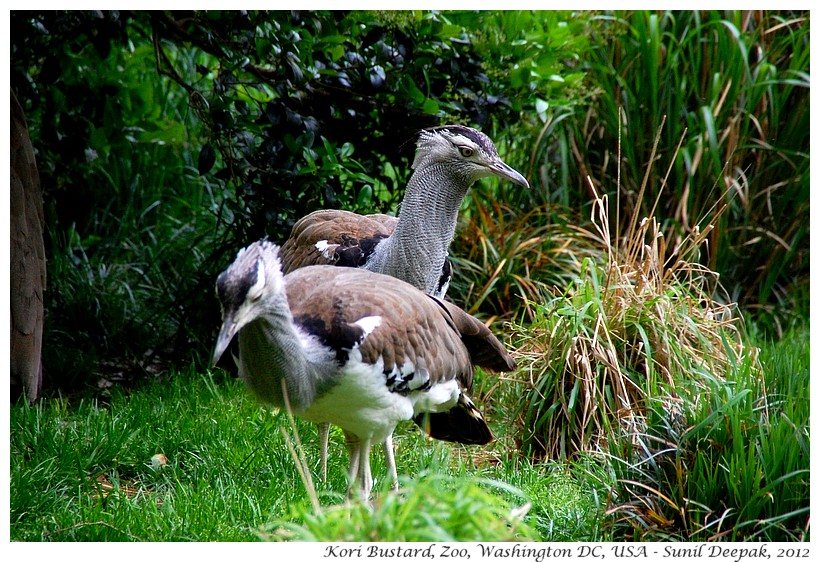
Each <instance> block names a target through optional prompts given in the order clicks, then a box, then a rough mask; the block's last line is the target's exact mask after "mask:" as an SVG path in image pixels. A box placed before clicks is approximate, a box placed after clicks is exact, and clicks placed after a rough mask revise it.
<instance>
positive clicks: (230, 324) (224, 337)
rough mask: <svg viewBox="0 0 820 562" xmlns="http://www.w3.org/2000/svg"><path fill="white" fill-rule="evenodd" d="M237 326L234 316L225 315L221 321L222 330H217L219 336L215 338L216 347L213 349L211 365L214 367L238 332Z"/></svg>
mask: <svg viewBox="0 0 820 562" xmlns="http://www.w3.org/2000/svg"><path fill="white" fill-rule="evenodd" d="M238 326H239V325H238V324H237V322H236V320H235V318H234V316H233V315H232V314H231V315H226V316H225V318H224V320H223V321H222V328H221V329H220V330H219V336H217V338H216V347H215V348H214V358H213V361H212V362H211V365H212V366H214V367H216V364H217V362H218V361H219V358H220V357H222V354H223V353H225V350H226V349H228V345H229V344H230V343H231V340H232V339H233V336H234V334H236V332H237V330H238Z"/></svg>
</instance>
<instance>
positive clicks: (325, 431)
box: [319, 423, 330, 482]
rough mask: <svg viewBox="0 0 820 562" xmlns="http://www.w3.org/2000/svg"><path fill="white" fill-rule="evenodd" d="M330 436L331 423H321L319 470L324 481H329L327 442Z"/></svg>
mask: <svg viewBox="0 0 820 562" xmlns="http://www.w3.org/2000/svg"><path fill="white" fill-rule="evenodd" d="M329 436H330V424H329V423H320V424H319V471H320V473H321V475H322V482H327V442H328V437H329Z"/></svg>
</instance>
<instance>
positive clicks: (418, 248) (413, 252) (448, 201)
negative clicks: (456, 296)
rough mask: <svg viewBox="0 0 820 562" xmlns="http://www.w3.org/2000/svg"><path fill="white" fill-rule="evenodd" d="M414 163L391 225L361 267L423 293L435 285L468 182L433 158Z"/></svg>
mask: <svg viewBox="0 0 820 562" xmlns="http://www.w3.org/2000/svg"><path fill="white" fill-rule="evenodd" d="M414 166H417V167H416V170H415V172H414V173H413V176H412V177H411V178H410V182H409V183H408V184H407V192H406V193H405V196H404V200H403V201H402V204H401V209H400V211H399V221H398V224H397V225H396V229H395V231H393V234H392V235H391V236H390V237H389V238H386V239H385V240H384V241H382V242H381V243H380V244H379V245H378V246H377V247H376V249H375V251H374V252H373V255H372V257H371V258H370V259H369V260H368V262H367V264H366V265H365V267H366V268H367V269H369V270H370V271H376V272H379V273H384V274H386V275H390V276H392V277H397V278H399V279H402V280H404V281H407V282H408V283H410V284H411V285H414V286H416V287H418V288H419V289H421V290H422V291H424V292H426V293H428V294H429V293H432V292H434V291H435V290H436V288H437V286H438V282H439V278H440V277H441V270H442V268H443V267H444V260H446V259H447V250H448V248H449V247H450V242H452V240H453V236H454V235H455V230H456V220H457V218H458V210H459V207H461V203H462V201H463V200H464V197H465V196H466V195H467V190H468V189H469V188H470V185H471V184H472V183H473V182H472V181H470V180H468V179H466V178H464V177H462V176H459V175H458V174H456V173H453V170H452V168H451V167H448V166H445V165H443V164H441V163H439V162H429V161H426V160H419V159H417V160H416V162H415V164H414Z"/></svg>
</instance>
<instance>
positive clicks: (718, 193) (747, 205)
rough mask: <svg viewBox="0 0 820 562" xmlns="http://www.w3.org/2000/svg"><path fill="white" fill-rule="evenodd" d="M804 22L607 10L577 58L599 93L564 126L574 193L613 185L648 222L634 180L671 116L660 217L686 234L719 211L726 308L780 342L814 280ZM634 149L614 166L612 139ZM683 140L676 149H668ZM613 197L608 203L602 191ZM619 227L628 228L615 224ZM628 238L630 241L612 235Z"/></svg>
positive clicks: (774, 15)
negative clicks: (732, 306)
mask: <svg viewBox="0 0 820 562" xmlns="http://www.w3.org/2000/svg"><path fill="white" fill-rule="evenodd" d="M809 17H810V16H809V12H807V11H806V12H792V11H726V12H723V11H700V10H697V11H678V10H676V11H661V12H657V11H634V12H623V11H614V12H611V13H608V14H606V15H599V16H598V17H597V23H594V24H593V25H592V26H591V27H590V29H591V30H592V33H593V41H592V43H591V45H592V48H590V49H589V51H588V52H587V53H586V54H585V56H584V61H585V63H586V68H587V70H588V75H587V79H588V80H589V81H590V83H591V84H593V85H594V90H595V91H596V92H598V95H597V96H596V97H595V101H594V102H593V103H590V104H589V106H588V110H587V111H586V113H585V114H579V116H578V117H577V118H576V119H574V120H572V121H565V122H564V123H565V124H566V123H571V124H572V127H573V130H574V134H573V135H572V136H571V147H570V152H571V154H572V155H573V156H574V158H575V159H576V161H577V168H578V170H579V172H580V173H579V174H578V179H577V181H578V183H579V185H578V191H579V192H580V193H589V189H588V186H587V182H586V181H585V178H586V177H587V176H590V177H591V178H592V182H593V183H594V184H595V186H596V188H597V189H598V190H599V191H603V189H604V188H603V186H606V185H615V176H616V174H619V173H620V172H619V170H620V169H621V167H623V173H622V174H621V177H622V178H623V185H622V189H621V192H620V197H621V203H620V206H621V207H622V208H623V209H624V210H625V212H626V213H631V212H632V211H633V209H640V210H639V211H637V212H639V213H640V214H641V215H642V216H649V208H648V206H647V205H648V204H651V202H652V201H655V200H656V195H657V194H658V189H659V186H660V185H661V183H662V182H661V174H660V173H659V172H658V171H657V169H656V171H652V172H650V173H651V177H650V180H649V182H648V184H647V190H648V191H647V195H648V197H644V198H640V197H638V193H639V190H640V185H639V178H641V177H642V176H643V174H644V168H643V164H644V163H645V162H648V161H649V156H650V153H652V151H653V145H654V135H655V131H657V130H658V126H659V124H660V123H661V121H662V120H663V119H664V117H666V118H667V119H666V126H665V128H664V131H663V132H662V136H661V139H660V142H659V143H658V146H659V149H658V151H657V157H658V159H659V161H660V162H662V163H663V164H662V165H661V166H660V167H659V169H660V170H663V169H665V168H666V167H667V165H668V166H669V168H670V173H669V174H668V177H667V178H666V187H665V188H664V189H665V193H666V196H665V197H664V198H663V199H662V200H660V203H659V208H658V211H659V212H660V214H661V215H662V216H664V217H667V218H668V219H670V220H673V221H674V222H675V224H676V225H677V227H678V231H679V232H681V233H683V234H686V233H688V232H690V231H691V229H692V228H694V226H695V225H696V224H697V223H698V221H700V220H701V219H702V218H703V217H706V216H707V215H709V213H710V212H711V210H712V209H713V208H714V207H715V204H716V202H718V201H724V202H726V203H727V208H726V212H724V213H723V214H722V215H720V216H719V217H714V220H711V219H710V223H711V225H712V230H711V232H710V234H709V239H708V242H709V244H708V246H704V248H703V252H704V256H703V258H704V259H703V263H705V264H707V265H708V266H709V268H710V269H711V270H713V271H719V272H720V273H721V284H722V285H723V286H724V287H725V288H726V290H727V292H728V293H729V295H730V296H731V299H732V300H733V301H735V302H738V303H739V304H741V305H742V306H744V308H745V309H747V310H749V311H750V312H752V313H754V315H755V316H761V315H762V316H764V317H766V318H768V319H769V324H770V325H771V326H772V327H773V328H774V329H775V331H776V332H778V333H781V332H782V331H783V329H784V328H783V327H782V324H784V321H785V320H787V319H789V318H790V317H792V316H793V315H794V314H795V312H798V313H800V312H801V311H799V310H796V305H798V304H800V303H799V302H794V300H793V299H794V295H796V294H799V293H800V292H799V291H797V290H796V289H798V288H800V287H801V286H805V285H806V284H807V283H808V279H809V253H808V252H809V227H808V225H809V221H808V209H809V207H808V205H809V161H810V160H809V114H810V113H809V92H810V87H809V84H810V74H809V29H810V26H809ZM619 130H623V133H624V138H628V139H629V142H628V143H625V144H624V146H623V147H621V150H622V153H621V155H620V156H619V157H618V158H614V157H613V156H614V155H613V151H612V147H614V146H616V142H617V138H616V134H617V132H618V131H619ZM684 131H686V132H687V133H686V135H685V140H684V142H683V144H682V145H681V146H680V148H679V149H677V150H676V149H675V146H676V144H677V142H678V139H680V138H681V137H682V136H684V135H683V132H684ZM610 195H611V196H612V195H613V194H611V193H610ZM622 226H625V225H622ZM618 234H619V235H625V234H626V233H625V232H620V233H618Z"/></svg>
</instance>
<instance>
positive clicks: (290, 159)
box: [10, 11, 809, 388]
mask: <svg viewBox="0 0 820 562" xmlns="http://www.w3.org/2000/svg"><path fill="white" fill-rule="evenodd" d="M10 28H11V85H12V88H13V89H14V91H15V92H16V94H17V97H18V98H19V99H20V101H21V103H23V106H24V110H25V111H26V114H27V118H28V120H29V126H30V128H31V131H32V137H33V140H34V145H35V148H36V150H37V158H38V164H39V166H40V173H41V178H42V184H43V188H44V192H45V204H46V212H47V224H48V229H47V233H46V235H47V251H48V254H49V271H50V273H49V280H50V286H49V288H48V292H47V302H46V306H47V318H46V330H47V333H46V338H47V341H48V343H49V345H47V346H46V347H45V349H46V350H47V352H46V353H47V355H46V358H45V365H46V376H47V377H48V378H49V379H50V383H51V387H52V388H54V387H59V386H63V387H67V386H70V385H71V384H74V383H76V384H86V383H95V382H96V379H97V375H99V374H103V375H105V377H106V378H108V379H111V378H121V377H123V376H126V375H127V374H129V373H133V372H134V371H135V368H136V371H137V372H138V371H140V370H142V371H147V372H156V371H157V370H162V369H164V368H165V366H167V365H168V364H169V363H176V364H182V363H186V362H189V361H191V360H194V361H200V360H204V359H206V358H207V357H208V355H209V353H208V352H209V349H210V346H211V344H212V336H213V333H214V330H215V329H216V325H217V323H218V307H217V305H216V302H215V300H214V299H213V296H212V293H213V290H212V286H213V279H214V278H215V276H216V274H217V272H218V271H219V270H220V269H221V268H222V267H224V266H225V264H226V263H227V262H228V261H229V260H230V257H231V255H232V254H233V253H234V252H235V250H236V248H238V247H240V246H241V245H243V244H245V243H246V242H248V241H249V240H252V239H255V238H259V237H261V236H264V235H267V236H270V237H271V238H273V239H275V240H282V239H283V238H284V237H285V236H286V235H287V233H288V231H289V229H290V226H291V225H292V223H293V222H294V220H296V219H297V218H299V217H300V216H302V215H304V214H306V213H307V212H309V211H311V210H314V209H316V208H320V207H337V208H346V209H351V210H355V211H360V212H371V211H388V212H390V211H395V210H396V206H397V205H398V202H399V201H400V199H401V196H402V190H403V186H404V184H405V182H406V179H407V178H408V177H409V174H410V171H411V170H410V168H409V164H410V162H411V158H412V153H413V136H414V132H415V131H417V130H418V129H419V128H421V127H425V126H429V125H435V124H442V123H450V122H458V123H464V124H469V125H473V126H476V127H479V128H481V129H482V130H484V131H485V132H487V133H488V134H489V135H490V136H491V137H492V138H493V139H494V140H495V141H496V144H497V145H498V147H499V150H500V151H501V153H502V155H503V156H504V158H505V159H506V160H507V161H508V162H509V163H510V164H511V165H512V166H514V167H516V168H518V169H519V170H522V171H523V172H524V173H525V174H526V175H527V176H528V178H529V179H530V182H531V184H532V189H531V190H530V191H528V192H525V191H523V190H520V189H514V188H512V187H511V186H507V185H504V184H495V183H493V182H489V181H487V182H484V184H485V185H481V186H479V187H478V188H477V189H476V190H474V197H475V199H476V201H475V202H472V201H469V200H468V202H467V204H466V205H465V210H464V212H463V216H464V221H465V225H466V226H465V232H473V233H475V234H474V235H469V236H462V237H460V238H459V239H458V240H457V242H456V244H457V245H456V247H454V249H453V254H454V255H456V256H465V260H464V261H462V262H461V264H460V265H459V267H460V270H459V272H460V273H461V275H462V278H461V279H462V281H460V282H457V283H456V284H455V285H454V292H453V294H452V298H453V299H454V300H455V301H456V302H459V303H461V304H463V305H467V306H470V305H471V303H476V302H477V303H478V304H477V305H476V307H475V309H474V312H476V313H478V314H484V315H487V316H490V315H492V316H516V315H518V312H519V308H520V307H521V306H523V303H524V301H523V300H522V298H520V297H521V296H527V295H528V294H530V295H532V294H535V295H537V294H538V293H539V292H540V291H543V290H549V287H550V284H552V286H553V290H560V289H561V286H559V285H561V284H562V283H563V282H564V281H565V280H566V279H568V278H571V277H572V276H573V275H575V274H576V271H575V269H574V268H576V267H577V264H578V263H580V261H581V260H580V259H579V258H577V257H576V255H575V254H577V255H582V254H583V253H584V252H586V251H587V250H586V249H585V248H584V247H583V246H581V247H577V249H575V247H574V246H573V245H572V242H571V241H569V240H570V238H571V236H568V235H567V232H571V231H573V230H574V229H575V226H576V225H579V226H583V225H584V224H586V223H587V221H588V218H589V211H590V202H591V200H592V191H591V188H590V183H591V184H592V185H594V186H595V188H596V190H598V191H599V192H602V193H609V194H611V196H612V197H613V198H614V196H615V192H616V191H617V189H618V187H619V185H618V182H619V181H620V187H621V189H622V192H621V193H622V195H621V197H620V198H619V199H618V202H619V205H612V212H613V214H614V213H620V215H619V216H621V217H624V216H628V213H629V212H630V211H631V209H632V207H633V206H634V205H636V204H642V205H647V206H648V205H651V204H652V202H653V201H655V200H656V199H657V201H658V210H659V213H660V214H661V215H662V216H663V217H665V219H666V220H667V221H668V224H667V225H666V226H668V227H669V228H670V231H669V232H670V233H675V232H678V233H679V234H680V235H684V234H685V233H687V232H690V231H692V230H693V229H694V228H696V226H697V225H698V222H699V221H701V220H702V219H704V218H711V217H714V216H715V215H716V213H717V212H718V210H720V208H721V206H722V205H723V203H726V204H727V205H728V208H727V210H725V211H723V212H722V215H720V217H719V220H718V221H717V226H718V228H716V229H715V230H714V231H713V232H712V233H711V238H710V245H709V248H708V252H707V253H706V254H705V255H704V256H703V260H704V263H707V264H708V265H709V266H710V267H712V268H714V269H716V270H717V271H719V272H721V274H722V275H723V277H722V278H721V281H722V282H723V284H724V287H725V288H726V298H728V299H734V300H739V301H740V302H741V304H742V305H743V306H744V308H745V309H746V310H749V311H758V312H761V313H763V314H765V318H767V320H766V323H767V324H766V325H768V326H771V327H772V329H773V330H778V329H780V325H781V324H782V323H783V322H788V321H790V318H792V317H793V316H795V315H798V316H799V315H800V314H803V313H806V312H807V310H808V296H807V295H808V289H807V281H808V263H809V260H808V247H809V242H808V228H809V227H808V224H809V223H808V220H807V216H808V200H809V197H808V185H809V183H808V162H809V159H808V135H809V133H808V131H809V128H808V115H809V111H808V107H809V105H808V92H809V88H808V83H809V80H808V68H809V65H808V56H809V55H808V53H809V49H808V29H809V26H808V12H805V13H791V12H634V13H633V12H612V13H591V12H578V13H576V12H520V11H504V12H496V11H482V12H474V11H464V12H461V11H459V12H420V11H412V12H410V11H408V12H369V11H357V12H342V11H333V12H321V11H320V12H265V13H260V12H244V11H242V12H240V11H209V12H119V11H90V12H80V11H77V12H65V11H54V12H42V13H41V12H37V13H33V12H22V11H13V12H11V26H10ZM659 131H660V133H659V134H660V137H659V143H658V149H657V152H656V153H653V146H654V140H655V135H656V134H658V132H659ZM679 142H681V148H680V149H679V150H678V149H676V147H677V146H678V143H679ZM619 153H620V160H619V158H618V155H619ZM653 158H654V159H655V160H656V162H655V163H654V165H653V166H652V167H651V175H650V176H648V177H646V178H644V171H645V165H646V163H647V162H649V161H650V160H651V159H653ZM618 162H620V168H619V167H618ZM667 170H668V173H667ZM643 192H646V195H645V196H642V197H639V195H641V193H643ZM639 202H640V203H639ZM499 204H500V206H498V207H495V208H494V207H493V205H499ZM502 207H503V210H502ZM487 209H489V210H490V212H487ZM493 209H495V210H493ZM650 210H651V209H649V208H647V209H645V211H646V212H649V211H650ZM523 217H526V220H524V219H523ZM614 223H615V221H614V220H613V224H614ZM505 225H506V226H505ZM621 226H622V228H625V226H626V225H621ZM508 227H511V228H514V229H515V230H514V231H513V232H507V233H506V235H505V236H504V237H503V238H499V237H498V236H495V235H494V234H489V233H491V232H493V231H494V229H495V230H497V229H499V228H508ZM475 229H478V233H476V230H475ZM482 232H483V234H482ZM499 239H503V240H508V241H509V245H510V246H511V247H520V248H521V249H523V250H525V251H524V252H521V251H515V252H513V251H511V250H510V248H508V247H506V246H505V244H507V243H506V242H505V243H503V244H499V247H497V248H493V247H492V244H490V245H489V246H488V242H490V243H495V244H498V242H497V240H499ZM533 240H535V242H532V241H533ZM522 241H523V242H524V243H525V244H524V245H523V246H517V245H518V244H520V243H521V242H522ZM556 241H558V242H557V243H556ZM673 246H674V244H671V243H670V244H669V247H670V248H671V247H673ZM528 252H529V253H528ZM501 260H504V261H503V266H504V267H503V268H501V269H500V270H499V274H498V275H496V276H495V277H493V278H492V282H491V283H488V281H487V279H488V277H487V276H488V272H490V271H492V270H494V269H495V268H496V267H497V266H498V264H499V263H502V262H501ZM533 264H538V267H539V269H542V270H543V269H549V270H552V269H554V270H555V272H554V273H549V274H543V273H539V274H537V275H536V274H535V273H534V272H532V271H530V268H531V266H532V265H533ZM562 268H563V269H562ZM533 275H535V278H536V281H535V282H533V283H529V282H528V280H529V279H531V278H532V276H533ZM541 279H544V280H545V281H541ZM499 295H502V296H503V298H495V297H498V296H499ZM484 303H486V304H484Z"/></svg>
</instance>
